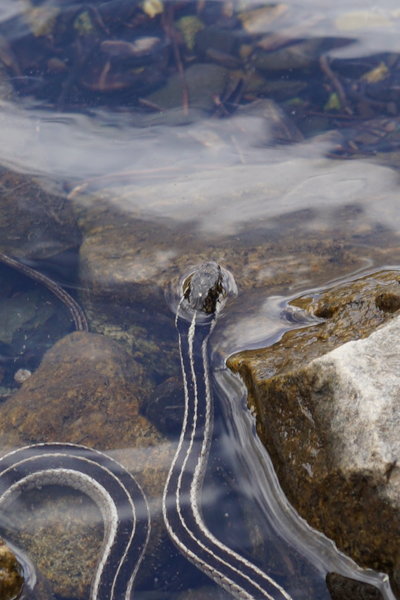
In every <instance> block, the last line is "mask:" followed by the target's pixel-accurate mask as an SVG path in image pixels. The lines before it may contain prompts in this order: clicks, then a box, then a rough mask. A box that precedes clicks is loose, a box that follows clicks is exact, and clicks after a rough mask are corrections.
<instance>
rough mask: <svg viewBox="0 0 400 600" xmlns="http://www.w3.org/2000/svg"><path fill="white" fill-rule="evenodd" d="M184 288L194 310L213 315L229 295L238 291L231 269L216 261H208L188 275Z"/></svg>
mask: <svg viewBox="0 0 400 600" xmlns="http://www.w3.org/2000/svg"><path fill="white" fill-rule="evenodd" d="M182 289H183V297H184V298H185V300H186V301H187V304H188V306H189V307H190V308H191V309H192V310H195V311H198V312H201V313H204V314H206V315H212V314H214V313H216V312H217V311H218V309H219V308H220V306H221V305H222V303H223V301H224V300H225V299H226V297H227V296H228V295H230V294H231V293H232V292H233V293H235V292H236V284H235V282H234V279H233V276H232V275H231V273H229V271H227V270H226V269H223V268H222V267H220V266H219V265H218V264H217V263H215V262H207V263H203V264H202V265H200V267H198V268H197V269H196V270H195V271H193V273H191V274H190V275H189V276H188V277H186V279H185V280H184V282H183V285H182Z"/></svg>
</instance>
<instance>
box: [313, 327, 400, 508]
mask: <svg viewBox="0 0 400 600" xmlns="http://www.w3.org/2000/svg"><path fill="white" fill-rule="evenodd" d="M399 340H400V318H397V319H393V320H391V321H389V322H388V323H386V324H385V325H384V326H382V327H381V328H379V329H378V330H376V331H375V332H374V333H372V334H371V335H370V336H369V337H368V338H366V339H361V340H357V341H352V342H348V343H346V344H343V345H342V346H339V347H338V348H336V349H335V350H333V351H331V352H329V353H328V354H326V355H324V356H322V357H320V358H317V359H315V360H313V361H312V362H311V363H310V365H309V366H308V368H307V371H308V374H309V375H311V376H312V377H313V378H314V386H313V390H312V396H313V400H314V403H315V412H316V413H317V414H318V417H319V420H320V422H321V423H324V424H325V426H326V427H327V430H328V432H330V433H328V438H329V441H328V443H329V444H330V445H331V450H332V455H333V457H334V460H335V461H336V466H337V467H339V469H340V470H341V471H342V472H343V474H344V475H346V476H350V475H351V473H355V472H358V473H360V471H367V472H368V474H369V476H371V475H372V477H373V479H374V480H376V483H377V484H379V483H380V484H385V485H386V483H387V481H388V479H389V475H388V473H389V472H390V473H391V474H392V475H393V477H392V476H391V477H390V484H393V485H395V486H396V488H397V492H396V495H397V494H398V492H399V491H400V482H399V483H396V480H398V479H400V478H399V477H397V476H396V464H397V463H400V344H399ZM387 487H388V495H389V496H392V492H394V490H391V492H390V491H389V488H390V487H391V486H390V485H389V486H387Z"/></svg>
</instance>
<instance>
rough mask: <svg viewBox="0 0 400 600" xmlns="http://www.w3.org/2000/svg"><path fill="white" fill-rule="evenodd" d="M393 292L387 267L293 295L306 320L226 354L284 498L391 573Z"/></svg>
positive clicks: (395, 374) (395, 373)
mask: <svg viewBox="0 0 400 600" xmlns="http://www.w3.org/2000/svg"><path fill="white" fill-rule="evenodd" d="M399 298H400V275H399V273H398V272H387V273H380V274H376V275H373V276H370V277H366V278H364V279H362V280H359V281H356V282H353V283H350V284H346V285H343V286H341V287H339V288H338V289H336V290H333V291H328V292H325V293H322V294H319V295H317V296H316V297H312V298H302V299H299V300H298V301H297V302H296V304H297V305H298V306H301V307H302V308H303V310H304V309H305V310H306V314H307V315H308V318H310V317H312V316H314V317H316V319H315V321H314V323H312V324H311V325H308V326H304V325H303V327H302V328H301V329H294V330H292V331H289V332H287V333H286V334H285V335H284V336H283V337H282V339H281V340H280V341H279V342H277V343H276V344H274V345H273V346H272V347H270V348H267V349H264V350H252V351H247V352H241V353H239V354H236V355H234V356H232V357H231V358H230V359H229V366H230V367H231V368H232V369H233V370H234V371H236V372H239V373H240V374H241V375H242V377H243V379H244V380H245V382H246V384H247V387H248V389H249V392H250V394H249V398H250V404H251V405H252V406H253V407H254V408H255V410H256V413H257V424H258V432H259V434H260V436H261V438H262V440H263V442H264V444H265V446H266V447H267V449H268V450H269V452H270V455H271V458H272V460H273V462H274V465H275V468H276V470H277V473H278V475H279V478H280V481H281V484H282V487H283V489H284V491H285V493H286V494H287V496H288V498H289V500H290V501H291V502H292V504H293V505H294V506H295V507H296V509H297V510H298V511H299V513H300V514H301V515H302V516H303V517H304V518H306V519H307V520H308V522H309V523H310V524H311V525H312V526H314V527H315V528H317V529H319V530H321V531H323V532H324V533H325V534H326V535H327V536H328V537H330V538H332V539H333V540H334V541H335V542H336V543H337V545H338V546H339V548H340V549H342V550H344V551H345V552H346V553H348V554H349V555H350V556H352V558H354V559H355V560H356V561H357V562H358V563H359V564H360V565H363V566H369V567H371V568H374V569H378V570H381V571H385V572H388V573H389V574H390V575H391V577H392V581H394V579H395V575H396V571H397V566H396V565H397V556H398V539H399V535H400V468H399V467H398V462H399V461H400V442H399V435H398V433H399V428H400V416H399V415H400V413H399V397H400V375H399V373H400V353H399V350H398V340H399V336H400V317H397V316H396V312H395V308H396V306H397V302H398V299H399ZM292 310H294V314H296V310H295V309H293V307H292ZM300 314H301V312H300ZM385 321H386V322H385ZM305 323H306V321H305ZM379 325H381V326H380V327H378V326H379ZM377 327H378V328H377Z"/></svg>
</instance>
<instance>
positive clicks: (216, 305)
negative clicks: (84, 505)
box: [0, 254, 292, 600]
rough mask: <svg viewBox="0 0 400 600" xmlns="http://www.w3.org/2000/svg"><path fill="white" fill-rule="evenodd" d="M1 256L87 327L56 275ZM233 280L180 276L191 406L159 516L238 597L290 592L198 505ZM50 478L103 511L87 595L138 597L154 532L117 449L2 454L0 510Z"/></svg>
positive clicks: (273, 598)
mask: <svg viewBox="0 0 400 600" xmlns="http://www.w3.org/2000/svg"><path fill="white" fill-rule="evenodd" d="M4 256H5V255H4V254H0V261H3V262H5V263H6V264H8V265H9V266H16V268H19V270H20V271H22V272H24V273H25V274H27V275H28V276H31V277H33V278H34V279H36V280H37V281H41V282H42V283H44V284H45V285H47V287H49V289H51V290H52V291H54V292H55V293H56V292H57V293H56V295H57V296H58V297H59V298H60V299H61V300H62V301H63V302H65V303H66V305H67V306H68V308H69V310H70V312H71V315H72V318H73V320H74V323H75V326H76V327H78V328H81V329H82V328H83V329H85V328H86V327H87V321H86V318H85V316H84V313H83V310H82V309H81V308H80V307H79V305H78V304H77V303H76V301H75V300H74V299H73V298H72V297H71V296H69V294H68V293H67V292H66V291H65V290H63V289H62V288H61V287H60V286H59V285H58V284H57V283H55V282H53V281H52V280H49V278H48V277H47V276H44V275H42V274H41V273H40V274H38V273H37V272H36V271H35V270H33V269H31V268H30V267H27V266H26V265H24V264H22V268H21V263H19V261H18V260H16V259H12V258H11V257H7V260H6V261H4ZM14 261H15V262H16V263H17V265H15V264H14ZM32 271H34V275H33V274H32ZM48 281H50V282H51V285H48ZM232 281H233V277H232V275H231V274H230V273H229V271H227V270H226V269H224V268H223V267H221V266H220V265H219V264H217V263H215V262H212V261H210V262H207V263H204V264H202V265H200V266H199V267H198V268H196V269H194V270H193V271H192V272H191V273H190V275H189V276H188V277H186V278H185V279H184V281H183V283H182V290H181V295H180V300H179V303H178V306H177V309H176V318H175V325H176V329H177V332H178V340H179V354H180V360H181V370H182V379H183V386H184V398H185V410H184V417H183V422H182V429H181V434H180V438H179V442H178V444H177V448H176V452H175V456H174V458H173V461H172V463H171V467H170V470H169V473H168V476H167V479H166V483H165V487H164V493H163V496H162V515H163V520H164V523H165V527H166V530H167V532H168V534H169V536H170V538H171V540H172V541H173V543H174V544H175V545H176V547H177V548H178V550H179V551H180V552H181V553H182V554H183V555H184V556H185V557H186V558H187V559H188V560H189V561H190V562H192V563H193V564H194V565H195V566H196V567H197V568H198V569H200V570H201V571H202V572H203V573H205V574H206V575H208V576H209V578H210V579H212V580H213V581H214V582H215V583H216V584H217V585H218V586H220V587H222V588H223V589H225V590H226V591H227V592H229V593H230V594H231V595H232V596H233V597H234V598H237V599H238V600H292V597H291V596H290V595H289V593H288V592H287V591H286V590H285V589H284V588H283V587H282V586H281V585H280V584H279V583H278V582H277V581H275V580H274V579H273V577H271V576H270V575H269V574H268V573H266V572H264V571H263V570H262V569H261V568H260V567H258V566H257V565H256V564H254V563H253V562H252V561H250V560H249V559H248V558H246V557H245V556H242V555H241V554H239V553H238V552H237V551H235V550H233V549H231V548H230V547H229V546H227V545H225V544H224V543H223V542H222V541H220V540H219V539H218V538H217V537H215V536H214V534H213V533H212V532H211V531H210V530H209V528H208V527H207V524H206V523H205V521H204V518H203V515H202V510H201V491H202V484H203V479H204V474H205V471H206V467H207V462H208V456H209V451H210V443H211V439H212V434H213V397H212V390H211V383H210V369H209V364H208V354H209V348H208V346H209V338H210V335H211V333H212V331H213V329H214V326H215V323H216V319H217V315H218V312H219V311H220V310H221V308H222V306H223V304H224V303H225V300H226V298H227V296H228V295H229V289H231V287H232ZM60 290H61V293H60ZM49 484H58V485H61V486H66V487H71V488H73V489H76V490H79V491H81V492H82V493H84V494H86V495H87V496H88V497H90V498H91V499H92V500H93V501H94V502H95V504H96V505H97V506H98V508H99V510H100V512H101V515H102V518H103V522H104V537H103V543H102V547H101V549H100V558H99V561H98V564H97V568H96V571H95V573H94V577H93V579H92V583H91V590H90V600H131V598H133V597H134V587H135V580H136V576H137V573H138V570H139V567H140V564H141V561H142V559H143V556H144V554H145V550H146V546H147V543H148V539H149V535H150V530H151V520H150V512H149V507H148V503H147V500H146V496H145V494H144V492H143V490H142V489H141V487H140V485H139V484H138V483H137V481H136V480H135V479H134V477H133V476H132V475H131V474H130V473H129V472H128V471H127V470H126V469H125V468H124V467H123V466H122V465H121V464H119V463H118V462H117V461H115V460H114V459H112V458H111V457H110V456H108V455H107V454H105V453H103V452H100V451H98V450H95V449H93V448H88V447H86V446H83V445H79V444H70V443H37V444H32V445H29V446H26V447H23V448H18V449H16V450H14V451H12V452H9V453H7V454H5V455H4V456H2V457H1V458H0V509H1V508H3V507H4V506H6V505H7V504H8V503H10V502H11V501H12V500H13V499H14V498H15V497H16V496H17V495H19V494H21V493H23V492H24V491H25V490H28V489H34V488H38V487H40V486H43V485H49Z"/></svg>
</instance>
